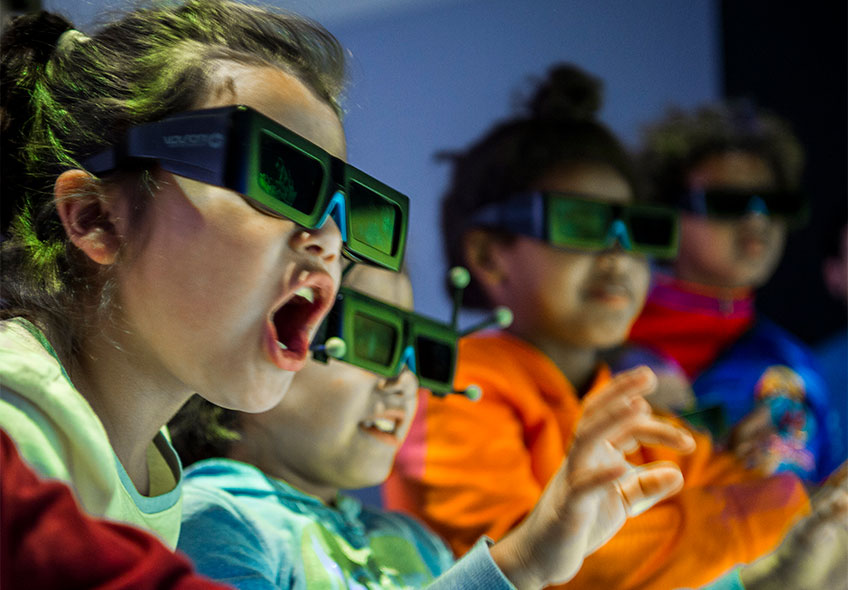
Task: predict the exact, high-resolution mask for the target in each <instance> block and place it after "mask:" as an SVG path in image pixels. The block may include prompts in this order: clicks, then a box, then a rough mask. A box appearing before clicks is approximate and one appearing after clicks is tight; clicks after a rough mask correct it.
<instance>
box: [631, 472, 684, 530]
mask: <svg viewBox="0 0 848 590" xmlns="http://www.w3.org/2000/svg"><path fill="white" fill-rule="evenodd" d="M682 487H683V474H682V473H681V472H680V468H679V467H678V466H677V465H675V464H674V463H672V462H670V461H658V462H656V463H648V464H645V465H640V466H639V467H634V468H632V469H630V470H628V471H627V472H626V473H625V474H624V475H623V476H622V477H621V478H619V480H618V489H619V493H620V494H621V499H622V502H623V503H624V506H625V509H626V511H627V516H628V518H629V517H631V516H636V515H637V514H641V513H642V512H644V511H645V510H647V509H648V508H650V507H651V506H653V505H654V504H656V503H657V502H659V501H660V500H662V499H663V498H666V497H668V496H670V495H671V494H674V493H675V492H677V491H679V490H680V488H682Z"/></svg>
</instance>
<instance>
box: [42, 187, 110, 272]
mask: <svg viewBox="0 0 848 590" xmlns="http://www.w3.org/2000/svg"><path fill="white" fill-rule="evenodd" d="M53 199H54V201H55V202H56V211H57V212H58V213H59V219H61V220H62V225H63V226H64V228H65V233H67V234H68V238H69V239H70V240H71V242H72V243H73V244H74V245H75V246H76V247H77V248H79V249H80V250H82V251H83V252H85V254H86V255H87V256H88V257H89V258H90V259H91V260H93V261H94V262H96V263H97V264H103V265H106V264H112V263H114V262H115V259H116V258H117V254H118V249H119V247H120V245H121V236H120V234H119V232H118V230H117V225H116V223H115V222H116V211H115V199H114V198H109V196H107V195H106V194H104V193H103V191H102V189H101V187H99V186H98V185H97V183H96V182H95V181H94V178H92V176H91V175H90V174H89V173H88V172H86V171H84V170H66V171H65V172H63V173H62V174H60V175H59V177H58V178H57V179H56V182H55V184H54V185H53Z"/></svg>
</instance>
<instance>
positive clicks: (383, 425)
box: [374, 418, 395, 432]
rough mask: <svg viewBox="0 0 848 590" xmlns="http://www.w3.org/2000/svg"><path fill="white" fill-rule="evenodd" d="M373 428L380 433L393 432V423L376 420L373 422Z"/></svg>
mask: <svg viewBox="0 0 848 590" xmlns="http://www.w3.org/2000/svg"><path fill="white" fill-rule="evenodd" d="M374 428H376V429H377V430H379V431H380V432H394V431H395V421H394V420H390V419H388V418H377V419H376V420H374Z"/></svg>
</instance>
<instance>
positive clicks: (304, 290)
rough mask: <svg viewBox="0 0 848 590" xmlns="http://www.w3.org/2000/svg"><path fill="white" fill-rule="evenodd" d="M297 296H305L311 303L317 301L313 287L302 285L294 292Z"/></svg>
mask: <svg viewBox="0 0 848 590" xmlns="http://www.w3.org/2000/svg"><path fill="white" fill-rule="evenodd" d="M294 294H295V295H297V296H300V297H303V298H304V299H306V300H307V301H308V302H309V303H312V302H314V301H315V292H314V291H313V290H312V287H301V288H300V289H298V290H297V291H295V293H294Z"/></svg>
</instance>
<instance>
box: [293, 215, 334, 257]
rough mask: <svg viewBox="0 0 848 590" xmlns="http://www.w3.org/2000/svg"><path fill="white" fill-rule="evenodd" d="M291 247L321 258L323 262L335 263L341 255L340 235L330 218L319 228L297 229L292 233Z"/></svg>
mask: <svg viewBox="0 0 848 590" xmlns="http://www.w3.org/2000/svg"><path fill="white" fill-rule="evenodd" d="M291 247H292V248H293V249H294V250H296V251H299V252H306V253H309V254H311V255H312V256H315V257H316V258H321V259H322V260H324V262H327V263H332V262H335V261H337V260H338V259H339V258H340V257H341V254H342V234H341V232H340V231H339V227H338V226H337V225H336V222H335V221H333V219H332V218H330V217H328V218H327V220H326V221H325V222H324V225H322V226H321V227H319V228H316V229H306V228H299V230H298V231H296V232H294V235H293V236H292V240H291Z"/></svg>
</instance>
